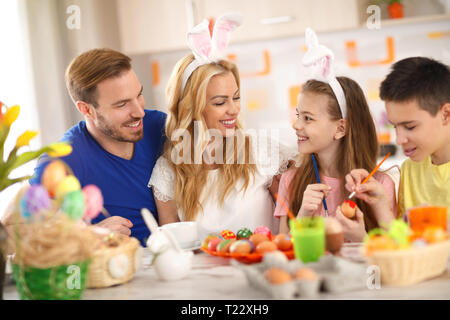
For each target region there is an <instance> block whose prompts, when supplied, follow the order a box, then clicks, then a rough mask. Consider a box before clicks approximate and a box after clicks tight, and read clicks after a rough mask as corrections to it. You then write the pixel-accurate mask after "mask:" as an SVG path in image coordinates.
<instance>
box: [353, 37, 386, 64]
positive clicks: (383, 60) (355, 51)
mask: <svg viewBox="0 0 450 320" xmlns="http://www.w3.org/2000/svg"><path fill="white" fill-rule="evenodd" d="M345 47H346V52H347V63H348V65H349V66H350V67H361V66H373V65H377V64H390V63H392V62H394V56H395V54H394V39H393V38H392V37H387V38H386V54H387V57H386V58H385V59H380V60H374V61H360V60H359V59H358V53H357V47H356V41H347V42H346V43H345Z"/></svg>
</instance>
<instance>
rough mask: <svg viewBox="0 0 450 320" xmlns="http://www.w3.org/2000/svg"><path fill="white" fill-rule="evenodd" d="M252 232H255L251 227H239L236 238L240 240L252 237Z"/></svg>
mask: <svg viewBox="0 0 450 320" xmlns="http://www.w3.org/2000/svg"><path fill="white" fill-rule="evenodd" d="M252 234H253V232H252V231H251V230H250V229H249V228H242V229H239V230H238V232H237V233H236V238H237V239H238V240H240V239H248V238H250V236H251V235H252Z"/></svg>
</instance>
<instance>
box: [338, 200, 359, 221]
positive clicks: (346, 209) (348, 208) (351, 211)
mask: <svg viewBox="0 0 450 320" xmlns="http://www.w3.org/2000/svg"><path fill="white" fill-rule="evenodd" d="M341 212H342V214H343V215H344V216H346V217H347V218H349V219H352V218H353V217H354V216H355V214H356V203H354V202H353V201H352V200H345V201H344V202H343V203H342V204H341Z"/></svg>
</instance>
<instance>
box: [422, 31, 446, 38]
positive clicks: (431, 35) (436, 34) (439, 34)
mask: <svg viewBox="0 0 450 320" xmlns="http://www.w3.org/2000/svg"><path fill="white" fill-rule="evenodd" d="M427 36H428V38H430V39H441V38H444V37H450V31H443V32H439V31H437V32H430V33H428V34H427Z"/></svg>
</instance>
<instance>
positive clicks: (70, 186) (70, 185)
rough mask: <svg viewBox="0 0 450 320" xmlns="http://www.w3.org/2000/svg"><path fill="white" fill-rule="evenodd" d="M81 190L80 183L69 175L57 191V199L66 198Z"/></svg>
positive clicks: (60, 183) (57, 187) (58, 186)
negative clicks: (71, 193) (69, 194)
mask: <svg viewBox="0 0 450 320" xmlns="http://www.w3.org/2000/svg"><path fill="white" fill-rule="evenodd" d="M80 189H81V185H80V182H79V181H78V179H77V178H76V177H75V176H72V175H69V176H67V177H65V178H64V179H62V180H61V181H60V182H59V183H58V185H57V186H56V189H55V196H56V199H58V200H59V199H62V198H64V196H65V195H66V194H68V193H70V192H72V191H77V190H80Z"/></svg>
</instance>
